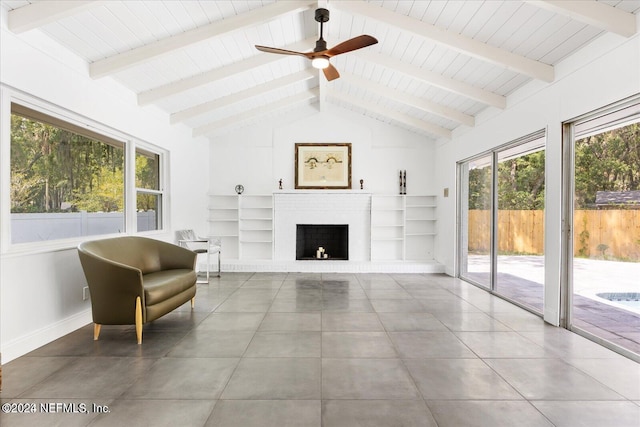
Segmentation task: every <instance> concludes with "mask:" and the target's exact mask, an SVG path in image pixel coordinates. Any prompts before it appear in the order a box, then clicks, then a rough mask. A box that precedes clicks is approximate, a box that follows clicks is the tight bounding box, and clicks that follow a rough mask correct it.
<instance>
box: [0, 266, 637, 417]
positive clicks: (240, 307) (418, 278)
mask: <svg viewBox="0 0 640 427" xmlns="http://www.w3.org/2000/svg"><path fill="white" fill-rule="evenodd" d="M3 373H4V381H3V383H4V384H3V385H4V390H3V391H2V394H1V401H2V403H3V405H4V404H7V403H9V404H10V405H9V409H16V410H17V409H21V410H34V411H35V413H22V414H15V413H13V414H11V413H10V414H6V413H1V414H0V424H1V425H2V426H3V427H10V426H44V425H46V426H54V425H61V426H87V425H89V426H124V425H127V426H147V425H152V426H154V427H157V426H241V427H252V426H260V427H268V426H278V427H284V426H296V427H304V426H325V427H329V426H332V427H333V426H345V427H356V426H367V427H376V426H385V427H386V426H440V427H448V426H464V427H467V426H482V427H484V426H492V427H496V426H510V427H511V426H571V427H573V426H597V427H602V426H616V427H623V426H633V427H638V426H640V365H639V364H637V363H635V362H633V361H631V360H629V359H626V358H624V357H622V356H620V355H618V354H616V353H613V352H611V351H609V350H607V349H605V348H603V347H601V346H599V345H597V344H594V343H592V342H591V341H588V340H586V339H584V338H582V337H580V336H578V335H575V334H573V333H571V332H568V331H566V330H563V329H559V328H554V327H552V326H549V325H545V324H544V323H543V322H542V320H541V319H540V318H539V317H537V316H534V315H532V314H530V313H528V312H526V311H523V310H521V309H520V308H518V307H516V306H514V305H512V304H509V303H507V302H505V301H503V300H501V299H499V298H496V297H494V296H492V295H489V294H488V293H486V292H485V291H483V290H481V289H479V288H477V287H474V286H472V285H469V284H467V283H465V282H462V281H459V280H456V279H453V278H451V277H447V276H444V275H437V274H436V275H433V274H432V275H429V274H424V275H422V274H406V275H400V274H398V275H385V274H276V273H257V274H240V273H238V274H230V273H227V274H223V277H222V278H221V279H217V278H216V279H212V280H211V283H210V285H199V287H198V293H197V296H196V308H195V310H193V311H192V310H191V309H190V307H189V305H188V304H186V305H185V306H183V307H180V308H179V309H178V310H176V311H175V312H173V313H171V314H169V315H167V316H165V317H163V318H161V319H159V320H158V321H156V322H153V323H152V324H149V325H146V326H145V329H144V342H143V344H142V345H141V346H138V345H137V344H136V341H135V332H134V329H133V327H129V326H126V327H114V326H105V327H103V330H102V334H101V336H100V340H99V341H96V342H94V341H93V340H92V327H91V326H90V325H89V326H87V327H85V328H82V329H80V330H78V331H76V332H74V333H72V334H69V335H67V336H65V337H63V338H61V339H59V340H57V341H55V342H52V343H50V344H48V345H45V346H44V347H42V348H40V349H38V350H36V351H33V352H32V353H30V354H28V355H26V356H23V357H21V358H19V359H17V360H14V361H12V362H10V363H8V364H6V365H5V366H4V369H3ZM11 404H15V405H11ZM3 408H5V406H3ZM107 408H108V409H107ZM46 410H48V411H49V412H46ZM65 411H67V413H65ZM68 411H75V413H73V412H72V413H68ZM107 411H108V412H107Z"/></svg>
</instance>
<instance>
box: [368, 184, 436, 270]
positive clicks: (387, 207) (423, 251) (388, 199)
mask: <svg viewBox="0 0 640 427" xmlns="http://www.w3.org/2000/svg"><path fill="white" fill-rule="evenodd" d="M435 209H436V196H427V195H424V196H422V195H421V196H412V195H373V196H371V260H372V261H402V260H405V261H425V260H429V259H433V245H434V236H435V230H436V226H435V221H436V220H435V218H436V213H435Z"/></svg>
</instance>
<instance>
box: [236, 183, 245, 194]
mask: <svg viewBox="0 0 640 427" xmlns="http://www.w3.org/2000/svg"><path fill="white" fill-rule="evenodd" d="M243 191H244V185H242V184H238V185H236V193H238V194H242V192H243Z"/></svg>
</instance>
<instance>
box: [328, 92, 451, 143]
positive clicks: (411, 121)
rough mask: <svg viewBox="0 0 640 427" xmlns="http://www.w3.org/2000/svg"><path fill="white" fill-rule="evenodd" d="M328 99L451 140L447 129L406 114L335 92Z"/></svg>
mask: <svg viewBox="0 0 640 427" xmlns="http://www.w3.org/2000/svg"><path fill="white" fill-rule="evenodd" d="M329 98H334V99H337V100H339V101H341V102H344V103H347V104H351V105H354V106H356V107H359V108H361V109H363V110H365V111H369V112H371V113H374V114H378V115H380V116H383V117H388V118H390V119H392V120H395V121H397V122H400V123H403V124H405V125H407V126H411V127H413V128H416V129H419V130H421V131H424V132H427V133H429V134H431V135H435V136H437V137H439V138H446V139H451V131H450V130H449V129H446V128H443V127H441V126H437V125H434V124H431V123H427V122H425V121H423V120H420V119H416V118H415V117H411V116H408V115H406V114H403V113H399V112H397V111H389V110H388V109H386V108H381V107H378V106H375V105H370V104H368V103H366V102H364V101H361V100H359V99H355V98H353V97H349V96H347V95H345V94H342V93H339V92H336V91H331V92H330V93H329Z"/></svg>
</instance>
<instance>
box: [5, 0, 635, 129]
mask: <svg viewBox="0 0 640 427" xmlns="http://www.w3.org/2000/svg"><path fill="white" fill-rule="evenodd" d="M1 4H2V7H4V8H5V9H7V10H8V13H7V15H8V26H9V29H10V30H11V31H13V32H14V33H16V34H20V33H23V32H27V31H41V32H43V33H44V34H45V35H46V36H48V37H50V38H51V39H52V40H54V41H55V42H57V43H59V44H60V45H62V46H64V47H66V48H67V49H69V50H70V51H71V52H73V53H74V54H75V55H77V56H78V57H79V58H81V59H82V60H83V61H86V63H87V64H88V66H87V70H88V71H87V72H88V73H89V75H90V76H91V78H93V79H114V80H115V81H117V82H118V83H119V84H121V85H122V86H124V87H125V88H126V89H128V90H130V91H131V92H133V93H135V94H136V96H137V101H138V104H139V105H140V106H148V105H155V106H156V107H158V108H159V109H160V110H162V111H164V112H166V114H167V120H168V121H170V122H171V123H174V124H177V123H182V124H185V125H186V126H189V127H190V128H191V129H192V130H193V135H194V136H205V137H210V138H215V136H216V135H219V134H221V133H225V132H229V131H232V130H234V129H238V128H240V127H244V126H251V125H252V124H255V123H258V122H261V121H264V120H270V119H272V118H274V117H280V116H282V115H287V114H288V113H290V112H291V111H292V110H294V109H296V108H299V107H300V105H301V104H314V105H315V106H317V108H318V109H323V108H324V106H325V105H327V104H330V105H332V106H337V107H339V108H344V109H347V110H350V111H353V112H355V113H357V114H362V115H365V116H368V117H371V118H374V119H376V120H380V121H383V122H386V123H389V124H392V125H394V126H399V127H402V128H405V129H408V130H410V131H412V132H417V133H419V134H422V135H424V136H425V137H426V138H427V139H431V140H438V139H448V138H450V137H451V132H452V131H453V130H454V129H456V128H457V127H459V126H467V127H472V126H474V124H475V116H476V115H477V114H478V113H480V112H482V111H483V110H485V109H486V108H499V109H503V108H505V107H506V105H507V99H508V97H509V95H510V94H512V93H513V92H514V91H515V90H517V89H518V88H520V87H522V86H523V85H524V84H526V83H528V82H530V81H532V80H539V81H542V82H553V81H554V79H555V78H556V72H555V69H554V66H555V65H556V64H558V63H559V62H560V61H562V60H563V59H565V58H567V57H568V56H570V55H571V54H573V53H575V52H576V51H578V50H580V49H581V48H583V47H584V46H586V45H587V44H588V43H590V42H592V41H593V40H594V39H596V38H597V37H599V36H601V35H603V34H605V33H607V32H610V33H614V34H616V36H617V37H623V38H628V37H631V36H633V35H634V34H635V33H636V32H637V31H638V19H637V14H638V13H639V12H640V0H623V1H620V0H601V1H595V0H587V1H566V0H565V1H562V0H561V1H551V0H542V1H533V0H531V1H518V0H506V1H481V0H472V1H444V0H432V1H428V0H422V1H387V0H385V1H339V0H329V1H327V0H322V1H307V0H300V1H298V0H286V1H267V0H263V1H211V0H200V1H198V0H188V1H167V0H149V1H146V0H125V1H116V0H107V1H80V0H76V1H51V0H47V1H23V0H6V1H5V0H2V3H1ZM318 7H323V8H326V9H328V10H329V11H330V20H329V22H328V23H327V24H325V25H324V38H325V40H326V41H327V46H328V47H332V46H335V45H336V44H338V43H340V42H342V41H345V40H347V39H350V38H352V37H355V36H358V35H361V34H369V35H371V36H373V37H375V38H377V39H378V41H379V43H378V44H375V45H373V46H369V47H367V48H363V49H360V50H356V51H353V52H348V53H345V54H342V55H338V56H335V57H333V58H332V59H331V63H332V64H333V65H334V66H335V67H336V68H337V69H338V71H339V72H340V78H338V79H336V80H333V81H330V82H327V81H326V79H325V77H324V75H323V74H322V72H321V71H318V70H316V69H314V68H312V67H311V63H310V61H309V60H308V59H306V58H304V57H300V56H291V55H276V54H270V53H263V52H259V51H258V50H257V49H256V48H255V45H256V44H258V45H264V46H270V47H277V48H284V49H289V50H296V51H303V52H308V51H311V50H313V48H314V46H315V41H316V39H317V38H318V36H319V32H320V28H319V24H318V23H317V22H316V21H315V20H314V11H315V9H317V8H318Z"/></svg>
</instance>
